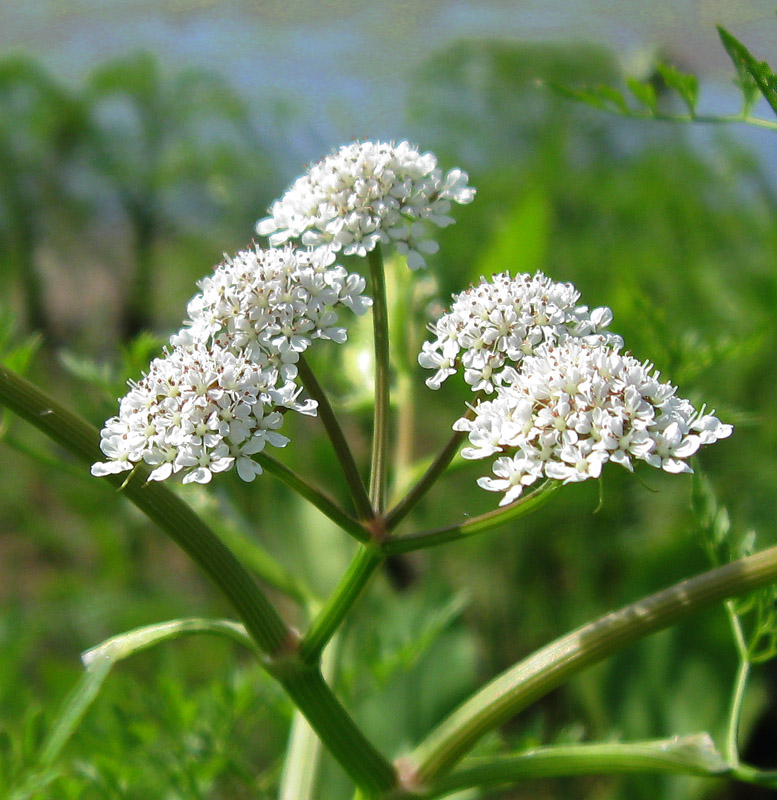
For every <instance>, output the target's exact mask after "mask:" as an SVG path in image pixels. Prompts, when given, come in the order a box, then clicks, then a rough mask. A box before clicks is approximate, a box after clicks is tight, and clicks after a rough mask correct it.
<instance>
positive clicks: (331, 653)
mask: <svg viewBox="0 0 777 800" xmlns="http://www.w3.org/2000/svg"><path fill="white" fill-rule="evenodd" d="M337 661H338V647H337V639H336V638H335V639H333V640H332V642H331V643H330V645H329V647H327V648H326V650H325V651H324V653H323V657H322V659H321V674H322V676H323V677H324V680H325V681H326V682H327V683H328V684H330V685H331V684H332V682H333V681H334V678H335V672H336V671H337ZM320 761H321V740H320V739H319V738H318V736H317V735H316V732H315V731H314V730H313V728H311V727H310V723H309V722H308V721H307V720H306V719H305V717H304V716H303V715H302V714H301V713H300V712H299V711H296V712H295V713H294V718H293V719H292V721H291V729H290V731H289V744H288V746H287V747H286V756H285V758H284V759H283V774H282V775H281V785H280V789H279V790H278V800H316V797H317V791H316V783H317V778H318V767H319V763H320Z"/></svg>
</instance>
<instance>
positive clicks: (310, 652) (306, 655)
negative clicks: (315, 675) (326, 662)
mask: <svg viewBox="0 0 777 800" xmlns="http://www.w3.org/2000/svg"><path fill="white" fill-rule="evenodd" d="M382 561H383V554H382V553H381V552H380V550H379V549H378V548H377V547H376V546H374V545H362V546H361V547H360V548H359V550H358V552H357V553H356V555H355V556H354V558H353V560H352V561H351V563H350V565H349V567H348V570H347V571H346V573H345V575H343V577H342V579H341V580H340V583H339V584H338V585H337V587H336V588H335V590H334V592H332V595H331V596H330V597H329V599H328V600H327V601H326V604H325V605H324V607H323V608H322V609H321V611H320V612H319V613H318V614H317V615H316V618H315V619H314V620H313V622H312V624H311V626H310V630H309V631H308V632H307V633H306V634H305V636H304V637H303V639H302V642H301V643H300V647H299V651H300V657H301V658H302V660H303V661H306V662H308V663H314V662H315V661H316V660H318V658H319V656H320V654H321V651H322V650H323V649H324V647H326V645H327V642H329V640H330V639H331V638H332V636H333V635H334V633H335V632H336V631H337V629H338V627H339V626H340V623H341V622H342V621H343V618H344V617H345V615H346V614H347V613H348V611H349V610H350V609H351V607H352V606H353V604H354V603H355V602H356V599H357V598H358V596H359V595H360V594H361V591H362V589H364V587H365V586H366V585H367V582H368V581H369V579H370V578H371V577H372V574H373V573H374V572H375V570H376V569H377V567H378V566H379V565H380V563H381V562H382Z"/></svg>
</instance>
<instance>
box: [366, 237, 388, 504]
mask: <svg viewBox="0 0 777 800" xmlns="http://www.w3.org/2000/svg"><path fill="white" fill-rule="evenodd" d="M368 261H369V264H370V288H371V289H372V302H373V306H372V327H373V333H374V337H373V338H374V344H375V414H374V417H373V424H372V465H371V468H370V501H371V503H372V507H373V508H374V509H375V511H376V512H377V513H378V514H381V513H382V512H383V511H384V509H385V507H386V479H387V472H388V443H389V406H390V401H391V398H390V389H389V334H388V303H387V300H386V274H385V271H384V268H383V256H382V254H381V251H380V245H376V246H375V249H374V250H370V252H369V253H368Z"/></svg>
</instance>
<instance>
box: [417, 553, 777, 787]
mask: <svg viewBox="0 0 777 800" xmlns="http://www.w3.org/2000/svg"><path fill="white" fill-rule="evenodd" d="M775 581H777V546H775V547H771V548H769V549H767V550H763V551H761V552H760V553H756V554H755V555H752V556H748V557H747V558H743V559H740V560H738V561H734V562H732V563H730V564H726V565H724V566H722V567H717V568H716V569H713V570H709V571H708V572H704V573H702V574H701V575H697V576H695V577H693V578H689V579H687V580H684V581H681V582H680V583H677V584H675V585H674V586H671V587H669V588H668V589H664V590H663V591H660V592H657V593H656V594H653V595H650V596H649V597H646V598H644V599H642V600H639V601H637V602H636V603H632V604H631V605H628V606H626V607H624V608H622V609H620V610H618V611H613V612H611V613H609V614H606V615H604V616H603V617H600V618H599V619H598V620H595V621H594V622H591V623H589V624H587V625H583V626H582V627H581V628H578V629H577V630H575V631H572V632H571V633H569V634H567V635H566V636H562V637H561V638H559V639H557V640H556V641H554V642H552V643H551V644H549V645H547V646H546V647H543V648H542V649H540V650H538V651H537V652H535V653H534V654H533V655H531V656H529V657H528V658H526V659H524V660H523V661H520V662H519V663H518V664H516V665H515V666H513V667H511V668H510V669H508V670H507V671H506V672H503V673H502V674H501V675H499V676H498V677H497V678H495V679H494V680H492V681H491V682H490V683H488V684H487V685H486V686H485V687H483V688H482V689H481V690H480V691H478V692H476V693H475V694H474V695H473V696H472V697H471V698H470V699H469V700H467V701H466V702H465V703H464V704H463V705H461V706H460V707H459V708H458V709H457V710H456V711H454V712H453V714H451V715H450V716H449V717H448V718H447V719H446V720H444V721H443V722H442V723H441V724H440V725H439V726H438V727H437V729H436V730H434V731H433V732H432V733H431V734H430V735H429V736H428V737H427V738H426V739H425V740H424V741H423V742H422V743H421V745H419V747H418V748H417V749H416V750H415V751H414V752H413V754H412V755H411V756H410V757H409V763H410V764H411V765H412V771H413V773H414V775H415V778H416V780H417V782H418V783H419V785H421V786H424V785H431V784H432V782H433V781H434V780H435V779H436V778H437V777H438V776H440V775H444V774H445V773H447V772H448V771H449V770H450V769H451V768H452V767H453V766H454V765H455V764H456V763H457V762H458V761H459V760H460V759H461V758H462V757H463V756H464V755H466V753H468V752H469V751H470V750H471V749H472V747H473V745H474V744H475V743H476V742H477V741H478V740H479V739H480V738H481V737H482V736H483V735H484V734H485V733H487V732H488V731H491V730H494V729H495V728H497V727H498V726H499V725H501V724H502V723H504V722H506V721H507V720H508V719H510V718H511V717H513V716H514V715H515V714H517V713H518V712H519V711H521V710H522V709H524V708H526V707H527V706H528V705H530V704H531V703H533V702H534V701H536V700H538V699H539V698H540V697H543V696H544V695H546V694H547V693H548V692H550V691H551V690H552V689H555V688H556V687H557V686H559V685H560V684H562V683H564V682H565V681H567V680H568V679H569V678H570V677H571V676H572V675H575V674H577V673H579V672H580V671H582V670H583V669H585V668H586V667H589V666H591V665H592V664H596V663H598V662H599V661H602V660H603V659H605V658H607V657H608V656H610V655H611V654H613V653H615V652H616V651H618V650H621V649H622V648H623V647H625V646H626V645H628V644H630V643H632V642H634V641H636V640H638V639H641V638H642V637H644V636H647V635H648V634H650V633H654V632H655V631H658V630H662V629H664V628H667V627H669V626H671V625H673V624H675V623H676V622H678V621H679V620H681V619H684V618H685V617H688V616H690V615H691V614H695V613H697V612H699V611H701V610H703V609H705V608H708V607H709V606H711V605H714V604H715V603H718V602H721V601H723V600H727V599H729V598H732V597H736V596H739V595H743V594H747V593H748V592H751V591H753V590H755V589H758V588H759V587H761V586H766V585H768V584H770V583H774V582H775Z"/></svg>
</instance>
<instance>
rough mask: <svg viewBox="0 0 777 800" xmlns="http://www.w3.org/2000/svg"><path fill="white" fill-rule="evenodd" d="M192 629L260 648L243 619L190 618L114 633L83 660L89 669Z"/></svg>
mask: <svg viewBox="0 0 777 800" xmlns="http://www.w3.org/2000/svg"><path fill="white" fill-rule="evenodd" d="M191 633H215V634H218V635H220V636H226V637H227V638H229V639H233V640H234V641H237V642H239V643H240V644H243V645H245V646H246V647H247V648H249V650H252V651H254V652H256V646H255V644H254V642H253V640H252V639H251V638H250V637H249V636H248V634H247V633H246V630H245V628H244V627H243V626H242V625H241V624H240V623H239V622H232V621H231V620H227V619H202V618H186V619H174V620H170V621H168V622H160V623H158V624H156V625H145V626H143V627H142V628H135V629H134V630H131V631H128V632H127V633H120V634H119V635H118V636H112V637H111V638H110V639H106V640H105V641H104V642H103V643H102V644H99V645H97V647H93V648H91V649H90V650H87V651H86V652H85V653H83V654H82V655H81V660H82V661H83V662H84V666H85V667H86V669H87V670H92V669H97V665H98V664H100V663H102V662H103V661H109V662H110V663H111V664H114V663H115V662H116V661H121V660H122V659H124V658H127V657H128V656H131V655H134V654H135V653H138V652H140V651H141V650H146V649H147V648H149V647H153V646H154V645H155V644H159V643H160V642H166V641H168V640H169V639H177V638H178V637H179V636H186V635H187V634H191Z"/></svg>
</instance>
